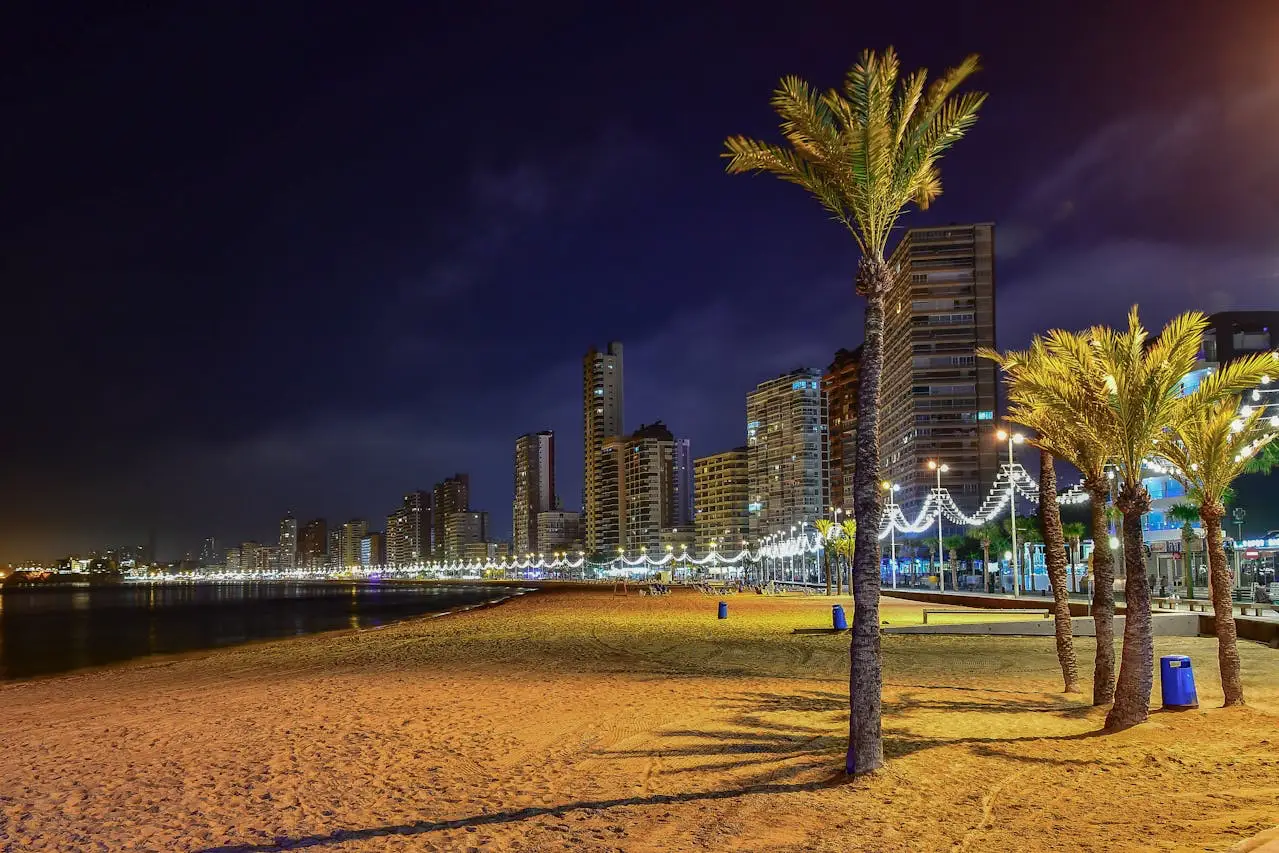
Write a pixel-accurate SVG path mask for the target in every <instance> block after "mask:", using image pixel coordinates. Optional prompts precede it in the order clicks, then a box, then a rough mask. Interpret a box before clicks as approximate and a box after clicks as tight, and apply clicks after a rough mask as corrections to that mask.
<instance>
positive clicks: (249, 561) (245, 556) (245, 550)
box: [240, 542, 262, 572]
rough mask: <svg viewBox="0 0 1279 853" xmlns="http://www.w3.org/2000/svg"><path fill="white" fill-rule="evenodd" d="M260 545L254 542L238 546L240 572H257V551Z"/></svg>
mask: <svg viewBox="0 0 1279 853" xmlns="http://www.w3.org/2000/svg"><path fill="white" fill-rule="evenodd" d="M261 547H262V546H261V545H259V544H258V543H256V542H244V543H241V545H240V571H243V572H256V571H258V550H259V549H261Z"/></svg>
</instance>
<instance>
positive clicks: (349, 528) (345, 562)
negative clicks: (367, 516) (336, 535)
mask: <svg viewBox="0 0 1279 853" xmlns="http://www.w3.org/2000/svg"><path fill="white" fill-rule="evenodd" d="M368 535H369V523H368V522H367V521H365V520H364V519H362V518H353V519H351V520H350V521H348V522H347V523H346V524H343V525H342V548H341V562H340V563H339V564H338V568H341V569H349V568H352V567H354V566H358V565H360V545H361V543H362V542H363V541H364V537H365V536H368Z"/></svg>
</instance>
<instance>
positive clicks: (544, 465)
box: [511, 430, 555, 554]
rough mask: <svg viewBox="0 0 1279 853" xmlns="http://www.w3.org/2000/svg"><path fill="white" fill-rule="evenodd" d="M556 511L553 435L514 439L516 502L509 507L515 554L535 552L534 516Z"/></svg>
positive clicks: (536, 434)
mask: <svg viewBox="0 0 1279 853" xmlns="http://www.w3.org/2000/svg"><path fill="white" fill-rule="evenodd" d="M554 508H555V434H554V433H552V432H551V431H550V430H543V431H542V432H539V433H528V434H527V435H522V436H520V437H519V438H517V439H515V500H514V502H513V504H512V514H511V515H512V521H513V527H514V529H513V531H512V536H511V543H512V546H513V547H514V548H515V553H517V554H526V553H529V552H535V551H537V550H538V549H539V548H540V547H541V546H540V545H539V544H538V541H537V515H538V513H542V512H550V511H551V510H552V509H554Z"/></svg>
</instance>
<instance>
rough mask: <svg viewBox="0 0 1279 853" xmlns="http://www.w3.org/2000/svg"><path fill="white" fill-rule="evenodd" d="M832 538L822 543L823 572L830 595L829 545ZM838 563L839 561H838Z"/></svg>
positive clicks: (827, 592)
mask: <svg viewBox="0 0 1279 853" xmlns="http://www.w3.org/2000/svg"><path fill="white" fill-rule="evenodd" d="M829 544H830V540H827V541H826V543H825V544H823V545H822V574H824V575H825V576H826V594H827V595H830V550H829V548H828V547H827V546H828V545H829ZM836 565H838V563H836Z"/></svg>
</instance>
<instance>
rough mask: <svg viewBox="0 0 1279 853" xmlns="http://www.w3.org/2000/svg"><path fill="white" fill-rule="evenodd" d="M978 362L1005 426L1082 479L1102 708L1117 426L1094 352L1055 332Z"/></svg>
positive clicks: (1106, 685) (1110, 634) (1082, 341)
mask: <svg viewBox="0 0 1279 853" xmlns="http://www.w3.org/2000/svg"><path fill="white" fill-rule="evenodd" d="M978 355H980V356H981V357H983V358H988V359H992V360H994V361H995V362H997V363H998V364H999V366H1000V367H1001V368H1002V369H1003V371H1004V376H1005V382H1006V383H1007V386H1008V403H1009V410H1008V418H1009V420H1011V421H1013V422H1014V423H1019V424H1021V425H1022V426H1025V427H1027V428H1029V429H1031V430H1033V433H1034V437H1033V438H1032V439H1031V440H1030V441H1031V443H1032V444H1034V445H1036V446H1038V447H1039V448H1040V449H1041V450H1046V451H1047V452H1049V453H1050V454H1052V455H1053V456H1054V457H1056V458H1058V459H1064V460H1065V461H1066V462H1069V463H1070V464H1071V465H1074V466H1075V468H1077V469H1079V472H1080V473H1081V474H1082V475H1083V482H1084V489H1085V490H1086V491H1087V492H1088V497H1089V501H1090V509H1091V519H1090V520H1091V525H1090V526H1091V528H1092V538H1093V542H1094V543H1096V546H1095V547H1094V548H1093V555H1092V569H1091V579H1090V583H1091V584H1092V616H1093V627H1094V631H1095V633H1096V636H1097V655H1096V658H1095V660H1094V663H1093V688H1092V695H1093V704H1094V705H1108V704H1110V702H1111V701H1112V700H1113V699H1114V693H1115V627H1114V626H1115V618H1114V617H1115V589H1114V579H1115V563H1114V554H1113V553H1111V551H1110V548H1109V547H1107V544H1106V543H1107V542H1108V540H1109V538H1110V528H1109V525H1108V521H1107V518H1106V514H1105V513H1106V499H1107V493H1108V491H1109V487H1110V486H1109V482H1108V481H1107V479H1106V465H1107V463H1108V462H1109V461H1110V457H1111V455H1112V453H1113V447H1112V445H1113V440H1114V439H1113V436H1114V434H1115V430H1116V426H1115V418H1114V413H1113V411H1112V410H1111V408H1110V406H1109V398H1108V389H1107V387H1106V384H1105V382H1104V380H1103V377H1102V375H1101V374H1100V373H1099V371H1098V369H1097V366H1096V363H1095V361H1096V358H1095V353H1094V350H1093V348H1092V347H1091V346H1090V345H1089V343H1088V340H1087V338H1086V337H1084V336H1083V335H1079V334H1074V333H1071V332H1065V331H1061V330H1054V331H1051V332H1049V333H1048V334H1047V335H1045V336H1044V337H1042V338H1041V337H1036V338H1035V339H1034V340H1032V341H1031V345H1030V348H1029V349H1027V350H1025V351H1021V352H1018V351H1012V352H1007V353H1000V352H997V351H995V350H987V349H983V350H979V351H978ZM1063 535H1064V533H1063Z"/></svg>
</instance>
